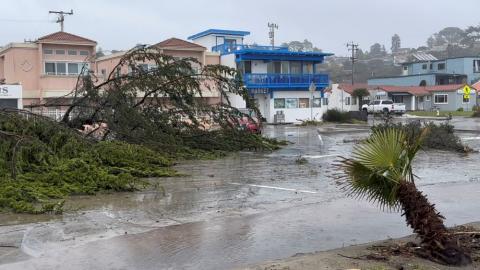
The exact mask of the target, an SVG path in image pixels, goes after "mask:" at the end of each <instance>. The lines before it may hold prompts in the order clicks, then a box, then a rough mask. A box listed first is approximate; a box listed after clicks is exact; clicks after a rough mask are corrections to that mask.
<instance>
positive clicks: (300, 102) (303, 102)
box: [298, 98, 310, 108]
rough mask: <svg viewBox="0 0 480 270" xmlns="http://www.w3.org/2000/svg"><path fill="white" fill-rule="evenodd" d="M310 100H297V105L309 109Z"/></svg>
mask: <svg viewBox="0 0 480 270" xmlns="http://www.w3.org/2000/svg"><path fill="white" fill-rule="evenodd" d="M309 104H310V99H308V98H299V99H298V105H299V106H300V108H310V105H309Z"/></svg>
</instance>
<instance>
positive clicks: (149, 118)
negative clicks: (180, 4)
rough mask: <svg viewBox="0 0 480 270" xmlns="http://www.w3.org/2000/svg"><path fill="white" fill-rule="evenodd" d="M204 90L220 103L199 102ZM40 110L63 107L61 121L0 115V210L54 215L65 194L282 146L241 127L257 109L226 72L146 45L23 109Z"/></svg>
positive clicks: (116, 186)
mask: <svg viewBox="0 0 480 270" xmlns="http://www.w3.org/2000/svg"><path fill="white" fill-rule="evenodd" d="M142 63H148V64H149V66H151V67H153V68H149V69H145V65H141V64H142ZM120 70H128V72H126V73H121V72H117V71H120ZM206 92H212V93H216V95H218V97H219V100H217V101H219V102H209V100H208V99H206V98H203V94H204V93H206ZM232 95H236V96H240V97H241V98H243V99H244V100H245V102H246V104H247V108H249V112H241V111H239V110H238V109H237V108H235V107H233V106H232V105H231V103H230V97H231V96H232ZM214 96H215V95H214ZM49 107H55V108H57V107H64V108H66V112H65V114H64V115H63V117H62V119H61V121H60V122H56V121H53V120H50V119H48V118H45V117H42V116H40V115H37V114H34V113H31V112H26V111H16V110H3V111H1V112H0V136H1V137H2V141H1V142H0V208H1V209H9V210H13V211H17V212H29V213H45V212H55V213H59V212H61V211H62V206H63V200H64V199H65V197H66V196H68V195H71V194H95V193H97V192H104V191H131V190H136V189H137V188H140V187H143V186H144V185H146V184H147V182H145V181H143V180H142V178H144V177H161V176H171V175H175V174H176V172H175V171H174V170H172V169H171V168H169V167H170V166H171V165H172V163H173V162H174V160H178V159H184V158H212V157H218V156H221V155H224V154H225V153H227V152H232V151H239V150H275V149H278V148H279V146H280V145H281V144H282V142H279V141H277V140H274V139H268V138H264V137H262V136H260V135H257V134H253V133H250V132H248V130H246V129H245V127H244V126H243V125H242V121H241V119H243V118H248V119H250V120H251V121H255V119H254V118H253V117H252V115H257V116H259V112H258V109H257V108H256V107H255V105H254V104H253V102H252V101H251V99H250V97H249V95H248V93H247V91H246V89H245V88H244V87H243V84H242V80H241V77H240V75H239V74H237V72H236V70H235V69H231V68H228V67H225V66H220V65H215V66H203V65H202V64H201V63H200V62H199V61H198V60H197V59H194V58H185V59H176V58H174V57H172V56H168V55H164V54H162V52H161V51H160V50H157V49H156V48H152V47H150V48H145V47H139V48H135V49H133V50H131V51H129V52H127V53H126V54H125V55H124V56H123V57H122V59H121V60H120V62H119V63H118V65H117V66H116V67H115V68H114V69H113V70H112V72H111V73H110V74H109V75H108V76H107V77H106V78H98V77H96V76H95V74H92V73H91V72H89V71H88V70H86V68H84V69H83V71H82V74H81V75H80V76H79V78H78V83H77V86H76V87H75V89H74V90H73V91H72V92H71V93H70V94H69V95H67V96H64V97H61V98H55V99H50V100H47V101H46V102H44V103H41V104H34V105H32V106H31V109H32V111H42V110H44V109H48V108H49ZM259 119H260V118H259Z"/></svg>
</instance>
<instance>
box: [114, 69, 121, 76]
mask: <svg viewBox="0 0 480 270" xmlns="http://www.w3.org/2000/svg"><path fill="white" fill-rule="evenodd" d="M121 74H122V69H121V68H120V67H117V69H116V70H115V77H116V78H118V77H120V75H121Z"/></svg>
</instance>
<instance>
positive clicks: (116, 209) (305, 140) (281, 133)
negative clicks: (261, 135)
mask: <svg viewBox="0 0 480 270" xmlns="http://www.w3.org/2000/svg"><path fill="white" fill-rule="evenodd" d="M465 121H473V120H462V121H459V124H460V125H464V124H465ZM471 126H472V125H469V128H471ZM335 129H336V130H335ZM348 129H350V131H349V130H348ZM477 129H480V127H478V128H477ZM266 134H267V135H268V136H272V137H278V138H283V139H287V140H289V141H292V142H294V144H291V145H289V146H288V147H286V148H284V149H282V150H280V151H276V152H274V153H238V154H234V155H231V156H229V157H227V158H224V159H219V160H214V161H192V162H186V163H182V164H181V165H179V166H178V170H180V171H181V172H185V173H188V174H189V176H187V177H180V178H170V179H159V180H155V181H158V183H159V185H161V186H162V187H163V189H157V190H148V191H143V192H137V193H121V194H112V195H106V196H105V195H104V196H95V197H75V198H74V199H72V200H71V201H69V203H68V205H69V206H70V207H72V208H78V207H80V211H72V212H71V213H67V214H66V215H64V216H63V217H51V219H50V220H45V219H46V217H45V216H28V215H3V216H0V218H2V225H4V226H0V244H1V243H3V244H4V245H5V246H9V247H5V248H0V264H2V265H0V269H63V268H64V266H65V265H68V268H69V269H229V268H233V267H238V266H241V265H248V264H254V263H258V262H261V261H265V260H272V259H278V258H283V257H288V256H292V255H294V254H296V253H302V252H312V251H317V250H326V249H331V248H337V247H342V246H345V245H351V244H357V243H363V242H368V241H373V240H379V239H384V238H387V237H399V236H403V235H405V234H409V233H410V230H409V229H408V228H406V226H405V224H404V220H403V219H402V217H400V216H399V214H398V213H390V212H382V211H381V210H379V209H377V208H376V207H375V206H372V205H370V204H369V203H367V202H364V201H356V200H352V199H349V198H346V197H345V196H344V194H342V193H341V192H339V190H338V188H337V187H336V186H335V183H334V181H332V179H330V178H329V177H328V175H329V174H330V173H331V172H332V171H331V170H332V168H331V165H330V164H331V162H332V161H333V160H334V159H335V158H336V156H338V155H344V156H346V155H348V154H349V153H350V151H351V148H352V146H353V144H354V143H345V141H352V139H355V138H357V139H359V138H362V137H365V136H366V135H367V132H366V131H365V130H362V129H361V128H358V127H356V128H353V127H345V126H342V127H337V128H335V127H334V128H333V129H330V130H328V131H327V132H325V133H322V134H321V136H320V137H319V136H318V133H317V130H316V129H315V128H299V127H291V126H279V127H268V128H267V130H266ZM461 136H462V137H463V138H465V142H466V143H468V144H469V145H470V146H471V147H473V148H474V149H480V140H479V138H477V137H476V136H477V135H476V134H473V133H472V134H469V133H462V134H461ZM300 155H301V156H303V157H306V158H307V160H308V163H307V164H304V165H298V164H296V163H295V159H297V158H298V157H299V156H300ZM479 161H480V155H479V154H470V155H467V156H463V155H459V154H455V153H449V152H441V151H435V152H428V153H421V154H420V156H419V159H418V160H417V162H416V163H415V167H416V172H417V175H418V176H419V177H420V180H418V185H419V187H420V189H422V190H423V191H424V192H426V193H427V194H428V196H429V198H431V200H432V201H434V202H435V203H436V204H437V207H438V208H439V210H440V211H441V212H442V213H443V214H444V215H445V216H446V217H447V223H448V224H449V225H454V224H462V223H466V222H471V221H477V220H480V212H479V211H478V198H479V196H480V170H478V169H477V168H478V163H479ZM47 218H48V217H47Z"/></svg>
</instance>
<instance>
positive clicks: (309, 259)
mask: <svg viewBox="0 0 480 270" xmlns="http://www.w3.org/2000/svg"><path fill="white" fill-rule="evenodd" d="M451 233H452V234H454V235H455V236H457V237H458V239H459V241H460V243H461V245H462V246H464V247H467V248H469V249H471V250H472V260H473V264H472V265H469V266H466V267H449V266H446V265H442V264H439V263H436V262H432V261H430V260H427V259H425V258H424V255H423V254H424V253H423V252H422V249H421V248H420V247H419V246H418V240H417V239H416V238H415V237H414V236H408V237H404V238H400V239H389V240H385V241H380V242H375V243H369V244H364V245H356V246H350V247H346V248H341V249H336V250H331V251H323V252H316V253H310V254H296V255H295V256H293V257H291V258H288V259H285V260H279V261H274V262H270V263H264V264H261V265H257V266H252V267H246V268H240V269H252V270H253V269H255V270H292V269H303V270H309V269H311V270H314V269H315V270H317V269H371V270H383V269H404V270H410V269H411V270H413V269H417V270H427V269H438V270H444V269H480V222H478V223H472V224H468V225H464V226H458V227H455V228H453V229H452V230H451Z"/></svg>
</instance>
